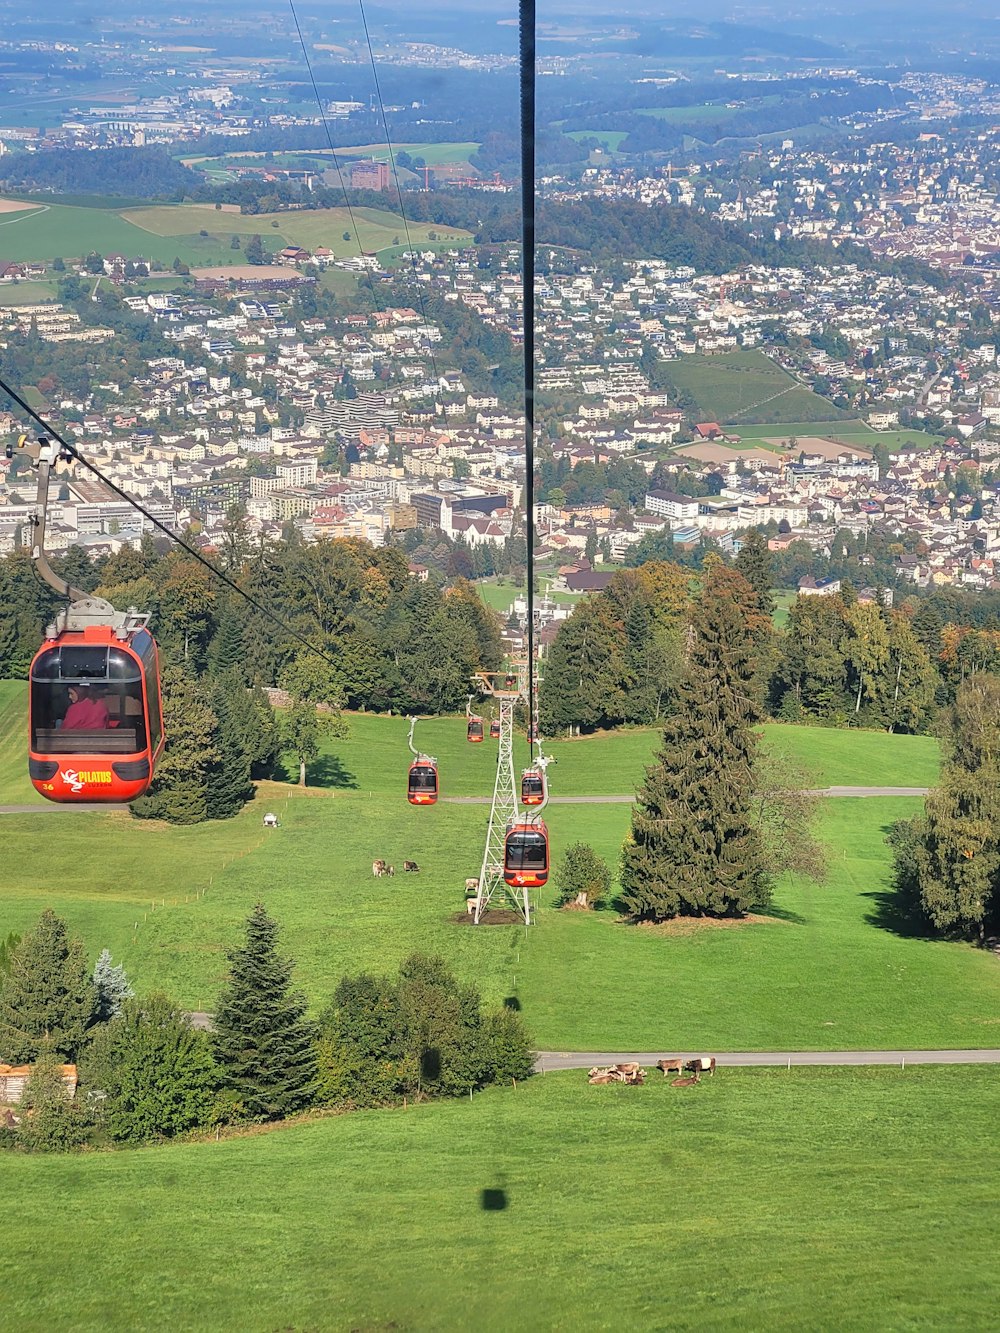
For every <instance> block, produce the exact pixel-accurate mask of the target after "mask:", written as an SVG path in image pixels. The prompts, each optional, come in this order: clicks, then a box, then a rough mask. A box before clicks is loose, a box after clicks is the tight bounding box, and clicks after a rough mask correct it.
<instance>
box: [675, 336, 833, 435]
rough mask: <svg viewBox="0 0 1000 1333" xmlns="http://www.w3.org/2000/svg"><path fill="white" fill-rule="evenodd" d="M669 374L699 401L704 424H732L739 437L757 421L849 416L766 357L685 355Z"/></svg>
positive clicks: (751, 353) (750, 354) (824, 419)
mask: <svg viewBox="0 0 1000 1333" xmlns="http://www.w3.org/2000/svg"><path fill="white" fill-rule="evenodd" d="M667 374H668V375H669V377H670V379H671V381H672V382H673V384H674V386H675V388H677V389H679V390H681V391H683V392H685V393H689V394H691V396H692V397H693V398H694V399H695V400H696V402H697V404H698V407H699V410H700V411H701V413H702V420H703V421H718V422H732V423H733V424H734V426H735V428H736V429H737V433H743V425H744V423H745V422H748V421H754V420H756V421H770V422H773V423H776V424H779V423H781V422H784V421H792V422H795V423H797V424H801V423H803V422H812V423H817V422H827V421H829V422H833V421H838V420H842V419H843V418H844V417H845V416H846V414H845V413H844V412H841V411H840V410H839V409H838V408H836V407H834V405H833V403H831V402H830V401H829V400H828V399H826V398H821V397H820V396H819V395H818V394H815V393H813V392H812V390H811V389H805V388H802V387H801V386H800V385H798V384H797V383H796V382H795V380H794V379H793V378H792V376H791V375H789V374H788V372H787V371H785V370H783V369H782V368H781V366H779V365H778V364H777V362H776V361H772V360H771V358H770V357H769V356H766V355H765V354H764V353H763V352H757V351H746V352H727V353H726V354H725V355H723V356H685V357H681V358H680V359H679V360H677V361H671V362H670V365H669V370H668V371H667ZM778 395H780V396H778Z"/></svg>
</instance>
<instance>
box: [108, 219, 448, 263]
mask: <svg viewBox="0 0 1000 1333" xmlns="http://www.w3.org/2000/svg"><path fill="white" fill-rule="evenodd" d="M353 213H354V218H353V220H352V218H351V212H350V211H349V210H348V209H347V208H321V209H310V210H303V211H301V212H293V213H257V214H253V215H251V216H241V215H240V214H237V213H225V214H220V213H218V212H216V210H215V209H214V208H212V207H210V206H208V205H204V206H200V205H197V204H184V205H180V206H164V207H160V208H137V209H132V210H130V211H129V212H127V213H123V214H122V217H123V218H124V219H125V220H126V222H129V223H132V224H133V225H134V226H135V227H136V228H139V229H141V230H140V231H137V232H135V233H134V236H133V242H132V243H133V245H135V244H137V243H138V242H137V240H136V238H137V237H138V236H141V235H142V234H143V233H150V234H152V235H153V236H158V237H163V238H178V239H180V240H182V241H187V240H190V239H195V240H196V239H197V233H198V232H199V231H202V230H204V231H208V232H209V233H210V234H217V235H218V237H219V238H220V240H224V241H225V244H226V248H227V251H228V254H227V256H226V258H225V261H224V262H226V263H231V262H232V261H233V256H234V254H235V253H236V252H235V251H232V250H229V245H230V238H231V236H233V235H240V236H250V235H253V234H255V233H256V234H259V235H261V236H263V237H264V239H265V240H268V239H270V240H275V241H280V243H281V244H282V245H302V246H305V248H306V249H308V250H312V249H315V248H316V247H317V246H320V245H325V246H327V247H328V249H330V250H332V251H333V252H334V254H336V255H337V256H338V257H339V256H348V255H357V253H358V248H359V246H360V247H361V249H363V250H382V249H384V248H386V247H388V246H392V245H393V243H394V238H397V237H402V236H403V235H404V230H403V220H402V218H401V217H399V216H398V214H395V213H392V212H390V211H389V210H388V209H381V208H355V209H354V210H353ZM355 225H357V235H356V236H355ZM409 230H410V239H411V241H412V242H413V243H414V245H416V244H419V243H421V242H423V241H426V240H428V239H429V233H430V232H434V235H435V236H436V237H437V238H438V239H439V240H440V241H449V240H450V241H452V242H453V243H454V244H456V245H467V244H468V243H469V241H470V240H471V236H470V234H469V233H468V232H466V231H460V230H458V229H457V228H455V227H446V226H444V225H442V224H436V223H433V222H430V223H424V222H416V223H414V222H411V223H410V224H409ZM345 232H349V233H350V240H349V241H345V240H344V233H345ZM192 234H193V236H192ZM171 243H173V242H171ZM236 257H237V259H238V258H239V256H238V255H237V256H236ZM182 258H183V256H182Z"/></svg>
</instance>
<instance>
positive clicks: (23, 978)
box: [0, 908, 97, 1064]
mask: <svg viewBox="0 0 1000 1333" xmlns="http://www.w3.org/2000/svg"><path fill="white" fill-rule="evenodd" d="M9 968H10V970H9V971H8V972H6V973H4V974H3V975H2V976H0V1059H3V1060H6V1061H9V1062H10V1063H12V1064H18V1063H20V1062H21V1061H23V1060H34V1059H35V1057H36V1056H37V1055H38V1053H39V1051H40V1050H42V1049H43V1047H44V1048H47V1049H48V1050H49V1051H50V1052H51V1053H52V1054H53V1055H57V1056H61V1057H62V1058H63V1059H64V1060H74V1059H75V1058H76V1054H77V1051H78V1050H79V1049H80V1046H81V1045H82V1043H83V1034H84V1033H85V1032H86V1030H87V1028H88V1027H89V1025H90V1023H91V1021H92V1019H93V1017H94V1009H95V1006H96V1002H97V996H96V993H95V991H94V985H93V982H92V981H91V979H90V971H89V969H88V967H87V962H86V959H85V958H84V954H83V945H82V944H81V943H80V941H79V940H71V939H70V938H69V935H68V933H67V930H66V923H65V921H63V920H61V918H59V917H57V916H56V914H55V913H54V912H53V911H51V910H50V909H49V908H46V909H45V911H44V912H43V913H42V915H41V917H40V919H39V922H38V925H37V926H35V928H34V930H29V931H28V933H27V934H26V935H25V937H24V938H23V939H22V940H21V943H20V944H19V945H17V947H16V948H15V949H14V951H13V953H12V954H11V955H10V960H9Z"/></svg>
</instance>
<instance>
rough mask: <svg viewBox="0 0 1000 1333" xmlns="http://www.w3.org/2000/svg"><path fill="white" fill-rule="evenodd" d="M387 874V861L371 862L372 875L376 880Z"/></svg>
mask: <svg viewBox="0 0 1000 1333" xmlns="http://www.w3.org/2000/svg"><path fill="white" fill-rule="evenodd" d="M388 873H389V864H388V862H387V861H373V862H372V874H373V875H374V876H375V878H376V879H381V878H382V876H383V875H387V874H388Z"/></svg>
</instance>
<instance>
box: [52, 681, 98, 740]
mask: <svg viewBox="0 0 1000 1333" xmlns="http://www.w3.org/2000/svg"><path fill="white" fill-rule="evenodd" d="M108 721H109V717H108V706H107V704H106V703H105V702H104V700H103V699H98V698H97V697H96V696H95V695H93V694H91V692H90V686H89V685H71V686H70V687H69V707H68V708H67V709H66V716H65V717H64V718H63V722H62V729H63V731H97V730H100V729H102V728H104V727H106V726H107V725H108Z"/></svg>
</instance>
